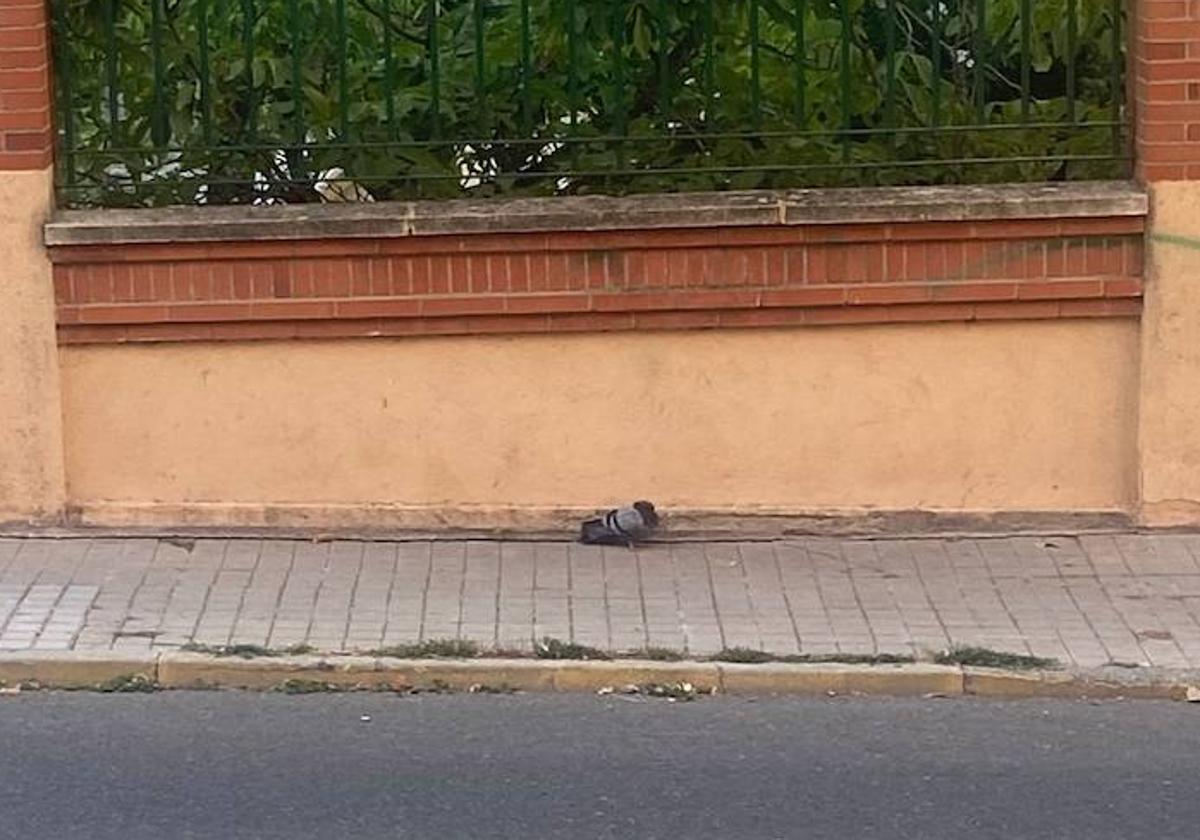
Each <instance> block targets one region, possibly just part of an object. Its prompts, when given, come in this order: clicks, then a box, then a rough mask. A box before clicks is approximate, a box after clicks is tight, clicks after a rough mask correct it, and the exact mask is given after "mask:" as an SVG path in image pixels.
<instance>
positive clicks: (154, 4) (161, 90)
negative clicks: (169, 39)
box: [150, 0, 170, 146]
mask: <svg viewBox="0 0 1200 840" xmlns="http://www.w3.org/2000/svg"><path fill="white" fill-rule="evenodd" d="M163 12H164V10H163V0H150V57H151V66H152V68H153V69H152V71H151V72H152V74H153V79H154V99H153V101H152V103H151V106H150V142H152V143H153V144H154V145H155V146H165V145H166V144H167V135H168V132H169V130H170V124H169V122H168V120H169V117H168V115H167V104H166V95H167V94H166V79H165V78H164V76H165V75H166V70H165V69H164V67H163Z"/></svg>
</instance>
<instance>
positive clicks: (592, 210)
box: [45, 181, 1148, 246]
mask: <svg viewBox="0 0 1200 840" xmlns="http://www.w3.org/2000/svg"><path fill="white" fill-rule="evenodd" d="M1147 207H1148V199H1147V196H1146V193H1145V191H1144V190H1142V189H1141V188H1140V187H1138V186H1137V185H1135V184H1133V183H1129V182H1124V181H1117V182H1108V181H1103V182H1081V183H1057V184H1006V185H989V186H978V187H879V188H859V189H812V190H791V191H778V192H776V191H755V192H726V193H684V194H679V195H645V196H633V197H628V198H612V197H605V196H586V197H565V198H536V199H513V200H497V201H439V202H379V203H371V204H365V203H364V204H335V205H323V204H307V205H292V206H285V207H179V208H169V209H155V210H118V209H108V210H69V211H62V212H59V213H57V214H56V215H55V216H54V217H53V218H52V219H51V221H50V222H49V223H48V224H47V225H46V226H45V241H46V244H47V245H51V246H62V245H117V244H150V243H181V242H248V241H264V240H266V241H271V240H274V241H278V240H300V239H358V238H379V237H409V236H435V235H453V234H481V233H536V232H551V231H604V230H614V231H615V230H646V229H664V228H676V229H678V228H711V227H763V226H785V225H831V224H864V223H876V224H878V223H889V222H897V223H903V222H961V221H972V220H997V219H1004V220H1008V219H1051V218H1088V217H1114V216H1144V215H1146V212H1147Z"/></svg>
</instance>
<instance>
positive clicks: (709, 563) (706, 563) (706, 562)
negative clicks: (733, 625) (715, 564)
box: [700, 545, 729, 650]
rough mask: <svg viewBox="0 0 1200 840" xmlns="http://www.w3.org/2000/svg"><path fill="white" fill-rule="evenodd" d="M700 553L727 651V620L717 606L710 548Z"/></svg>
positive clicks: (701, 550) (718, 625)
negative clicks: (709, 553)
mask: <svg viewBox="0 0 1200 840" xmlns="http://www.w3.org/2000/svg"><path fill="white" fill-rule="evenodd" d="M700 553H701V555H702V556H703V557H704V572H705V574H706V575H707V578H708V597H709V599H710V600H711V601H712V608H713V615H714V616H716V618H717V634H718V635H719V636H720V637H721V649H722V650H725V649H726V648H728V647H729V643H728V642H727V641H726V639H725V620H724V619H722V618H721V610H720V608H719V607H718V606H717V586H716V584H715V583H714V582H713V573H712V558H710V557H709V556H708V546H707V545H704V546H702V547H701V549H700Z"/></svg>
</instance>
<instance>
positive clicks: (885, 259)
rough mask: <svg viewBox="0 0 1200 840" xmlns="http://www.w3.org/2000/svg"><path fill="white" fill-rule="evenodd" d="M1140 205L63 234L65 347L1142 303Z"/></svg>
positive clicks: (1026, 311) (1051, 313)
mask: <svg viewBox="0 0 1200 840" xmlns="http://www.w3.org/2000/svg"><path fill="white" fill-rule="evenodd" d="M1143 228H1144V220H1143V218H1142V217H1140V216H1115V217H1111V218H1105V217H1100V218H1079V219H1036V220H1021V221H1001V220H996V221H963V222H937V223H920V222H915V223H886V224H821V225H798V226H788V227H742V228H738V227H727V228H720V227H719V228H707V229H690V230H689V229H668V230H642V231H630V232H622V231H610V232H602V231H598V232H558V233H526V234H504V235H500V234H469V235H443V236H424V237H397V238H387V237H384V238H376V239H312V240H300V241H258V242H255V241H251V242H210V243H204V242H198V243H188V244H176V245H170V244H131V245H70V246H58V247H54V248H52V249H51V256H52V259H53V261H54V263H55V270H54V278H55V293H56V298H57V304H58V321H59V331H60V340H61V341H62V342H64V343H93V342H130V341H187V340H222V339H230V340H236V339H267V338H304V337H373V336H403V335H450V334H468V333H529V332H550V331H568V330H600V331H604V330H632V329H684V328H689V329H690V328H706V327H756V326H784V325H823V324H849V323H877V322H896V321H907V322H914V321H971V320H983V319H1005V318H1007V319H1012V318H1022V319H1024V318H1060V317H1114V316H1117V317H1119V316H1132V315H1136V314H1138V312H1139V309H1140V298H1141V294H1142V283H1141V275H1142V233H1143Z"/></svg>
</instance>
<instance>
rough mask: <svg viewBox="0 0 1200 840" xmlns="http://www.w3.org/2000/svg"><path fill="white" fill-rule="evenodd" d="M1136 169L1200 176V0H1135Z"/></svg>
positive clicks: (1163, 177)
mask: <svg viewBox="0 0 1200 840" xmlns="http://www.w3.org/2000/svg"><path fill="white" fill-rule="evenodd" d="M1131 12H1132V15H1133V43H1132V55H1131V61H1132V67H1131V73H1132V81H1133V92H1134V116H1135V119H1136V127H1135V133H1136V137H1137V148H1136V154H1137V173H1138V177H1139V179H1140V180H1142V181H1143V182H1144V183H1153V182H1156V181H1185V180H1187V181H1193V180H1200V0H1133V2H1132V5H1131Z"/></svg>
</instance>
